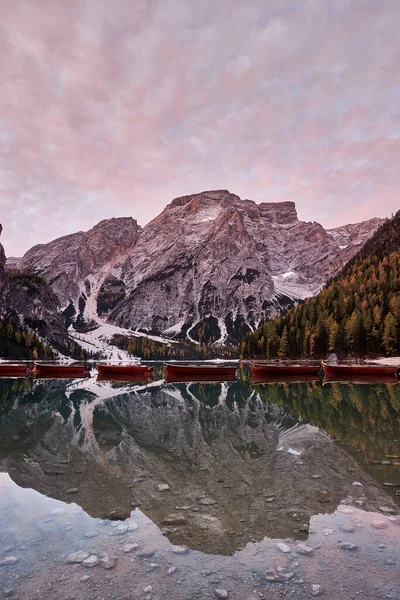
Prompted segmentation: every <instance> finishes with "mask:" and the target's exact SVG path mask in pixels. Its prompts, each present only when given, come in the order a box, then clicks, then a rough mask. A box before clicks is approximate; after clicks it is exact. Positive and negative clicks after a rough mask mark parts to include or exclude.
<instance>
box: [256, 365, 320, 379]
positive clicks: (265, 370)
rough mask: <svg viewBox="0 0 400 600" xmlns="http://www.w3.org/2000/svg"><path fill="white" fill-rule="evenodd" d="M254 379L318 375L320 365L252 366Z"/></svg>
mask: <svg viewBox="0 0 400 600" xmlns="http://www.w3.org/2000/svg"><path fill="white" fill-rule="evenodd" d="M250 369H251V373H252V376H253V377H266V376H268V377H270V376H274V375H279V376H281V375H290V376H291V375H318V372H319V369H320V367H319V365H296V364H293V365H289V364H264V365H262V364H250Z"/></svg>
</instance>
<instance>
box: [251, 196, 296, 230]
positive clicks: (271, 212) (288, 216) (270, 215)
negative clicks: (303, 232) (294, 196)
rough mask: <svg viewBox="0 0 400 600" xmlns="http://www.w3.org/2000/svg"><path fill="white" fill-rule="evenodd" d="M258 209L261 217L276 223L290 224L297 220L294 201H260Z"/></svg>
mask: <svg viewBox="0 0 400 600" xmlns="http://www.w3.org/2000/svg"><path fill="white" fill-rule="evenodd" d="M258 209H259V211H260V213H261V214H262V216H263V218H265V219H270V220H271V222H272V223H277V224H278V225H285V224H290V223H294V222H296V221H298V217H297V211H296V205H295V203H294V202H290V201H287V202H262V203H261V204H259V205H258Z"/></svg>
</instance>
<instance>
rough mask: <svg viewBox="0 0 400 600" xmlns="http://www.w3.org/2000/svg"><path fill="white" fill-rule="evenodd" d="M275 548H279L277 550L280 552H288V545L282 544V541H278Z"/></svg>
mask: <svg viewBox="0 0 400 600" xmlns="http://www.w3.org/2000/svg"><path fill="white" fill-rule="evenodd" d="M276 547H277V548H279V550H280V551H281V552H283V553H284V554H286V553H287V552H290V546H288V545H287V544H284V543H283V542H279V543H278V544H277V545H276Z"/></svg>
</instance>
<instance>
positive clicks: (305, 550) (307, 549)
mask: <svg viewBox="0 0 400 600" xmlns="http://www.w3.org/2000/svg"><path fill="white" fill-rule="evenodd" d="M296 551H297V552H298V553H299V554H304V555H305V556H310V554H312V553H313V552H314V549H313V548H311V546H307V544H297V546H296Z"/></svg>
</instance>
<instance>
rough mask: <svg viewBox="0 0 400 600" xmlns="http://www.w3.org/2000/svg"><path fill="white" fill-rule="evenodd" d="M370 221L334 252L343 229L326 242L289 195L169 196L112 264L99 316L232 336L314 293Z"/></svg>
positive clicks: (167, 330)
mask: <svg viewBox="0 0 400 600" xmlns="http://www.w3.org/2000/svg"><path fill="white" fill-rule="evenodd" d="M379 222H380V221H379V220H378V219H377V220H374V221H373V222H370V223H369V224H368V223H367V224H365V226H363V227H358V226H357V227H355V229H354V230H352V229H351V227H350V228H349V229H348V230H346V231H347V237H346V242H348V243H347V249H346V252H343V250H344V249H343V248H341V246H343V245H344V244H342V241H343V236H344V233H342V232H341V234H340V235H338V236H337V239H335V237H334V235H332V234H331V233H329V232H327V231H326V230H325V229H324V228H323V227H322V226H321V225H320V224H319V223H304V222H302V221H299V220H298V218H297V213H296V208H295V205H294V203H293V202H283V203H261V204H256V203H255V202H252V201H250V200H241V199H240V198H239V197H238V196H235V195H234V194H230V193H229V192H228V191H225V190H220V191H213V192H204V193H201V194H195V195H192V196H184V197H182V198H177V199H175V200H174V201H173V202H172V203H171V204H169V205H168V206H167V207H166V208H165V210H164V211H163V212H162V213H161V214H160V215H159V216H158V217H157V218H156V219H154V220H153V221H152V222H151V223H149V224H148V225H147V226H146V227H144V229H143V231H142V233H141V235H140V236H139V238H138V241H137V244H136V245H135V247H134V249H133V250H132V251H131V252H130V253H129V254H128V255H127V256H126V257H124V258H123V259H122V260H121V261H120V262H119V263H118V264H116V266H115V274H116V276H117V277H118V279H120V280H122V281H124V283H125V290H126V296H125V298H124V299H121V301H120V302H118V304H117V305H116V307H115V308H114V309H113V310H111V311H110V313H109V315H108V318H109V320H110V321H111V322H113V323H115V324H117V325H119V326H122V327H134V328H136V329H144V330H150V331H153V332H160V333H163V334H164V335H165V334H170V335H176V334H178V333H180V334H181V335H182V334H186V335H187V336H188V337H190V338H193V339H195V340H199V338H200V336H201V335H203V336H205V337H207V335H208V337H209V338H210V337H212V338H213V339H214V340H220V341H225V340H226V339H228V340H235V339H237V338H238V337H240V334H241V333H243V332H244V331H245V330H246V329H247V330H248V329H251V328H254V327H256V326H257V325H258V324H259V323H260V322H262V321H263V320H265V319H266V318H268V317H270V316H272V315H275V314H277V313H278V312H279V311H281V310H284V309H285V308H286V307H287V306H289V305H290V304H291V303H293V302H294V301H296V300H297V299H299V298H305V297H307V296H310V295H313V294H314V293H315V292H316V291H318V290H319V289H320V287H321V286H322V285H323V284H324V283H325V281H326V280H327V279H328V278H329V277H330V276H331V275H332V274H333V273H335V272H336V271H337V270H338V269H339V268H341V267H342V266H343V264H344V263H345V262H346V261H347V260H348V258H349V257H350V255H352V254H353V253H354V252H355V251H356V250H357V249H358V247H359V246H358V245H359V243H360V241H361V240H366V239H368V237H369V236H370V235H372V233H373V232H374V231H375V229H376V227H377V226H378V224H379ZM361 225H363V224H361ZM343 229H345V228H343ZM203 339H204V337H203Z"/></svg>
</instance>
